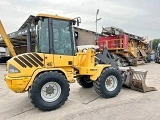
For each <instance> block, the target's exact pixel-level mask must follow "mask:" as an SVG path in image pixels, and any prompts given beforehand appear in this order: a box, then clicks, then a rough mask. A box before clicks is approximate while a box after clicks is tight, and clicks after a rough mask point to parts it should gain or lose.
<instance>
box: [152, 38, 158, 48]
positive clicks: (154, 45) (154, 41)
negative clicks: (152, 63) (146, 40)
mask: <svg viewBox="0 0 160 120" xmlns="http://www.w3.org/2000/svg"><path fill="white" fill-rule="evenodd" d="M158 43H160V39H154V40H152V49H153V50H155V49H156V48H157V47H158Z"/></svg>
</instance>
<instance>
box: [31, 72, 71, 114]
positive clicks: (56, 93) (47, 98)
mask: <svg viewBox="0 0 160 120" xmlns="http://www.w3.org/2000/svg"><path fill="white" fill-rule="evenodd" d="M69 91H70V89H69V84H68V82H67V79H66V78H65V77H64V76H63V75H62V74H61V73H59V72H57V71H54V72H53V71H50V72H44V73H41V74H40V75H39V76H38V77H37V78H36V79H35V81H34V83H33V85H32V86H31V90H30V98H31V102H32V103H33V104H34V106H35V107H38V108H39V109H41V110H44V111H50V110H55V109H57V108H59V107H61V106H62V105H63V104H64V103H65V101H66V100H67V98H68V96H69Z"/></svg>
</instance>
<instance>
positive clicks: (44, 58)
mask: <svg viewBox="0 0 160 120" xmlns="http://www.w3.org/2000/svg"><path fill="white" fill-rule="evenodd" d="M33 23H34V25H35V28H36V47H35V48H36V50H35V51H36V52H34V53H32V52H30V53H24V54H20V55H17V56H14V57H12V58H11V59H10V60H9V61H8V62H7V74H6V76H5V81H6V83H7V86H8V87H9V88H10V89H11V90H12V91H14V92H16V93H23V92H26V91H28V95H29V98H30V99H31V102H32V103H33V104H34V106H35V107H38V108H39V109H41V110H44V111H50V110H55V109H57V108H59V107H61V106H62V105H63V104H64V103H65V101H66V100H67V98H68V96H69V91H70V87H69V83H73V82H75V81H76V80H77V81H78V83H79V84H80V85H81V86H82V87H84V88H90V87H92V86H93V87H94V89H95V91H96V92H97V93H98V94H99V95H100V96H101V97H103V98H112V97H115V96H116V95H118V93H119V92H120V90H121V87H122V78H121V75H120V72H119V71H118V70H117V69H115V68H113V67H111V64H99V62H96V59H95V58H96V57H95V56H96V50H95V49H92V48H88V49H85V50H84V49H83V50H78V51H77V48H76V46H75V38H74V30H73V26H74V24H75V23H76V20H75V19H70V18H66V17H61V16H58V15H48V14H38V15H37V16H36V17H35V18H34V20H33Z"/></svg>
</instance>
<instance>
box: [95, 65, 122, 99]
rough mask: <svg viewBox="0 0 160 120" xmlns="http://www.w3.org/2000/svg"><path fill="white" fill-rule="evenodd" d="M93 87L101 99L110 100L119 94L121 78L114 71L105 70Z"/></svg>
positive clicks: (111, 69) (110, 69)
mask: <svg viewBox="0 0 160 120" xmlns="http://www.w3.org/2000/svg"><path fill="white" fill-rule="evenodd" d="M93 85H94V89H95V91H96V92H97V93H98V94H99V95H100V96H101V97H103V98H112V97H115V96H116V95H118V93H119V92H120V90H121V88H122V78H121V75H120V73H119V72H118V71H117V70H116V69H113V68H109V69H107V68H105V69H104V70H103V71H102V73H101V75H100V77H99V78H98V79H97V80H96V81H95V82H94V84H93Z"/></svg>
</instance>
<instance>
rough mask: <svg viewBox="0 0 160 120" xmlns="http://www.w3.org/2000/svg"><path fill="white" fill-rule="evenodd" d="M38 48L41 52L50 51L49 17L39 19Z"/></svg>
mask: <svg viewBox="0 0 160 120" xmlns="http://www.w3.org/2000/svg"><path fill="white" fill-rule="evenodd" d="M37 50H38V52H40V53H49V33H48V18H44V19H43V20H39V21H38V26H37Z"/></svg>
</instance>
